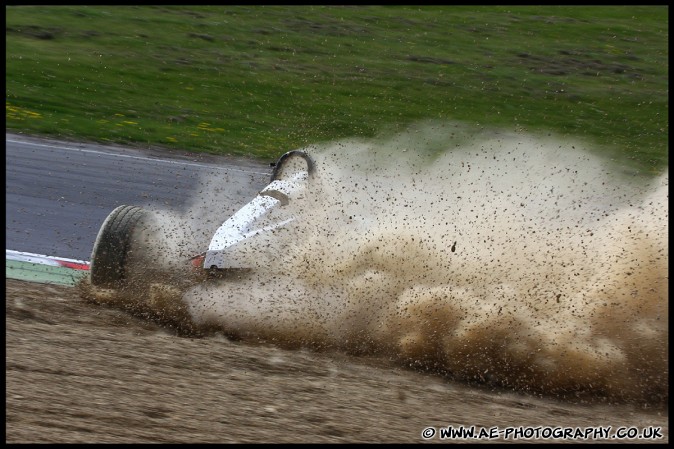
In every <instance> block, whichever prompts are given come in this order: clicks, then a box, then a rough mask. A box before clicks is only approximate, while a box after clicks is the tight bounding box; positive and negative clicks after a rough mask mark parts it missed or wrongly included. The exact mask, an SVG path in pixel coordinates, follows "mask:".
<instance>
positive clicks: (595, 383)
mask: <svg viewBox="0 0 674 449" xmlns="http://www.w3.org/2000/svg"><path fill="white" fill-rule="evenodd" d="M583 147H584V144H583V143H582V142H578V141H574V142H571V141H568V140H560V139H557V138H554V137H550V136H548V137H540V136H534V135H529V134H524V133H506V132H499V131H482V132H480V133H476V132H474V131H473V130H471V129H469V128H467V127H465V126H463V125H460V124H443V125H438V124H433V125H419V126H417V127H414V128H412V129H410V130H409V131H407V132H405V133H401V134H399V135H396V136H393V137H390V138H388V139H372V140H343V141H339V142H333V143H330V144H325V145H321V146H312V147H310V148H307V149H306V150H307V151H308V152H309V153H310V154H312V156H313V157H314V158H315V160H316V163H317V169H318V170H317V174H318V176H317V179H316V182H315V183H314V184H313V185H312V186H311V187H310V190H309V191H308V192H307V194H306V195H305V196H304V197H302V198H299V199H297V200H296V201H295V202H293V203H291V205H289V206H287V207H293V208H295V210H296V212H297V214H298V215H300V216H301V218H300V219H299V220H297V221H296V222H294V223H293V225H291V226H289V227H286V228H282V229H279V230H277V231H275V232H274V233H272V234H268V235H266V236H264V237H262V238H259V239H257V240H256V241H250V242H248V243H247V244H246V245H245V246H244V247H242V249H241V250H240V251H239V253H238V255H237V257H239V258H241V260H245V261H247V263H248V264H249V266H251V267H252V268H254V270H253V271H252V272H251V273H250V274H247V275H245V276H240V277H238V278H235V279H231V280H228V281H223V282H220V283H217V284H203V285H201V284H199V285H197V286H193V287H192V288H190V289H189V290H188V291H187V292H185V293H184V295H183V301H184V302H185V304H186V306H187V309H188V310H189V313H190V315H191V317H192V319H193V320H194V321H195V323H197V324H198V325H199V326H203V327H204V328H216V329H221V330H222V331H223V332H225V333H226V334H228V335H232V336H236V337H238V338H243V339H251V340H256V341H257V340H261V341H268V342H275V343H277V344H280V345H284V346H288V347H304V346H309V347H313V348H338V349H340V350H344V351H347V352H351V353H356V354H370V353H372V354H384V355H387V356H389V357H391V358H394V359H397V360H399V361H400V362H401V363H402V364H404V365H409V366H414V367H418V368H420V369H426V368H428V369H432V370H435V371H438V372H441V373H443V374H446V375H448V376H450V377H451V378H453V379H458V380H466V381H478V382H487V383H490V384H494V385H500V386H505V387H508V388H515V389H518V390H524V391H530V392H537V393H538V392H540V393H547V394H553V395H561V396H567V395H573V394H576V393H579V392H585V393H590V394H596V395H598V396H608V397H610V398H614V399H619V400H632V399H634V400H648V401H658V402H659V401H662V400H664V401H666V400H667V396H668V377H669V372H668V257H669V253H668V225H667V221H668V183H669V174H668V172H667V173H665V174H663V175H661V176H660V177H658V178H648V179H646V178H645V177H641V176H635V175H628V174H625V173H621V170H619V169H618V168H617V167H616V166H614V165H612V164H611V163H608V162H605V161H602V160H601V159H599V158H597V157H595V156H593V155H592V154H591V153H590V152H588V151H585V150H584V148H583ZM438 150H440V151H438ZM203 194H204V195H209V192H208V188H205V189H204V193H203ZM215 196H216V197H217V195H215ZM211 201H214V200H213V198H212V197H211V198H210V199H204V198H203V197H200V198H196V199H195V204H198V205H199V207H198V208H195V209H194V210H192V211H191V212H190V214H188V215H190V217H191V218H192V220H190V222H191V223H192V224H194V223H197V222H200V223H204V222H208V223H210V225H211V227H212V229H205V230H202V231H203V232H201V233H199V232H194V229H192V228H191V227H190V226H184V228H185V229H190V232H189V233H188V234H189V235H187V234H186V235H184V236H183V237H181V239H183V240H181V241H188V240H190V241H191V243H190V244H189V245H187V246H190V250H192V247H198V245H202V246H201V247H202V248H203V245H207V243H208V236H209V234H210V233H212V232H213V231H214V230H215V228H217V226H219V224H220V223H221V222H222V221H224V219H226V218H227V216H218V217H212V216H211V217H210V218H209V219H206V220H205V219H204V217H206V216H208V215H210V214H212V211H213V210H216V209H217V208H214V207H213V206H214V204H215V203H211ZM221 208H222V207H221V206H220V209H221ZM220 212H221V213H222V211H220ZM228 213H229V212H228ZM195 217H196V218H198V220H194V218H195ZM198 235H201V236H202V237H200V239H201V240H200V241H199V243H198V245H195V240H199V239H197V238H195V236H198Z"/></svg>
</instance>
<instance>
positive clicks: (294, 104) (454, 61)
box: [6, 6, 669, 173]
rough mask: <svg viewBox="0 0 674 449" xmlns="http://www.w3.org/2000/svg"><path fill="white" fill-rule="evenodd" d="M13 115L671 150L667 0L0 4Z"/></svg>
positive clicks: (45, 125) (66, 129)
mask: <svg viewBox="0 0 674 449" xmlns="http://www.w3.org/2000/svg"><path fill="white" fill-rule="evenodd" d="M6 13H7V18H6V30H7V31H6V37H7V43H6V50H7V51H6V66H7V75H6V77H7V78H6V121H7V124H6V126H7V129H8V130H14V131H21V132H27V133H34V134H46V135H52V136H57V137H60V138H76V139H89V140H94V141H99V142H114V143H122V144H130V145H152V146H164V147H166V148H175V149H181V150H187V151H201V152H209V153H219V154H235V155H251V156H253V157H258V158H276V157H277V156H279V155H280V154H282V153H283V152H285V151H287V150H289V149H293V148H297V147H300V146H305V145H309V144H312V143H319V142H322V141H329V140H334V139H340V138H348V137H373V136H377V135H379V134H380V133H381V132H382V131H384V130H386V131H387V132H395V131H402V130H404V129H406V128H407V127H408V126H410V125H412V124H414V123H416V122H418V121H423V120H439V121H462V122H465V123H467V124H470V125H475V126H478V125H477V124H479V126H495V127H502V128H505V129H509V130H514V129H522V130H527V131H531V132H554V133H556V134H561V135H569V136H573V137H579V138H584V139H588V140H589V141H591V142H593V144H595V145H596V146H597V147H598V148H600V149H601V151H603V152H605V154H606V155H607V156H608V157H612V158H616V159H618V160H620V161H621V162H624V163H627V164H630V165H632V166H633V167H635V168H637V169H640V170H644V171H645V172H649V173H655V172H658V171H661V170H663V169H664V168H665V167H667V164H668V150H667V148H668V131H669V126H668V123H669V120H668V109H669V108H668V105H669V103H668V89H669V88H668V76H669V73H668V9H667V7H665V6H663V7H656V6H646V7H636V6H627V7H622V6H611V7H581V6H570V7H558V6H523V7H521V6H507V7H498V6H482V7H463V6H462V7H457V6H435V7H428V6H424V7H399V6H365V7H337V6H327V7H326V6H321V7H311V6H302V7H299V6H298V7H276V6H273V7H272V6H222V7H220V6H195V7H163V6H162V7H160V6H138V7H134V6H72V7H70V6H68V7H66V6H53V7H51V6H35V7H27V6H12V7H6Z"/></svg>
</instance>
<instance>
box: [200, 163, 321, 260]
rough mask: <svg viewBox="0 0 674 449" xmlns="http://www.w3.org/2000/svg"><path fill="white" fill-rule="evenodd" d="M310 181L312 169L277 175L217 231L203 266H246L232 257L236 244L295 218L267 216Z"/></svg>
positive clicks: (291, 216) (283, 204)
mask: <svg viewBox="0 0 674 449" xmlns="http://www.w3.org/2000/svg"><path fill="white" fill-rule="evenodd" d="M308 181H309V172H308V170H302V171H299V172H296V173H293V174H292V175H291V176H289V177H288V178H287V179H276V180H274V181H272V182H271V183H270V184H269V185H267V187H265V188H264V189H262V190H261V191H260V193H258V194H257V196H256V197H255V198H253V199H252V200H251V201H250V202H249V203H248V204H246V205H245V206H243V207H242V208H241V209H239V210H238V211H237V212H236V213H235V214H234V215H232V216H231V217H230V218H229V219H228V220H227V221H225V222H224V223H223V224H222V225H221V226H220V227H219V228H218V229H217V231H215V234H214V235H213V237H212V239H211V242H210V244H209V245H208V250H207V251H206V253H205V255H204V260H203V265H202V266H203V268H205V269H227V268H244V267H243V266H240V265H239V263H237V260H236V258H234V257H231V253H232V252H233V251H234V249H235V247H236V246H237V245H238V244H239V243H241V242H243V241H244V240H247V239H249V238H251V237H254V236H256V235H258V234H261V233H263V232H268V231H272V230H274V229H277V228H280V227H282V226H285V225H287V224H288V223H290V222H292V221H293V220H295V216H293V215H287V216H283V214H280V215H281V217H274V220H269V219H267V218H268V216H269V215H270V213H271V211H272V210H278V208H281V207H283V206H285V205H287V204H288V202H289V201H290V198H292V197H295V196H297V195H298V194H299V193H300V192H301V191H303V190H305V189H306V187H307V184H308Z"/></svg>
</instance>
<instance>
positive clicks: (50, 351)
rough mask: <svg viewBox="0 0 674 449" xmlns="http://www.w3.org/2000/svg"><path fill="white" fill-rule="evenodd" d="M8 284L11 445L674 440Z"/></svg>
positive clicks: (521, 399) (618, 413)
mask: <svg viewBox="0 0 674 449" xmlns="http://www.w3.org/2000/svg"><path fill="white" fill-rule="evenodd" d="M6 282H7V283H6V296H7V298H6V303H5V312H6V327H7V329H6V354H7V355H6V398H7V399H6V424H5V429H6V442H7V443H37V442H40V443H78V442H79V443H85V442H86V443H147V442H157V443H201V442H203V443H209V442H210V443H227V442H240V443H247V442H277V443H284V442H290V443H304V442H324V443H345V442H420V441H423V440H422V438H421V432H422V430H423V429H424V428H426V427H428V426H433V427H436V428H439V427H446V426H448V425H452V426H454V427H458V426H461V425H464V426H476V428H480V427H484V428H492V427H495V426H498V427H499V429H501V430H503V429H505V428H506V427H507V426H517V427H519V426H532V427H533V428H538V427H541V428H545V427H546V426H550V427H580V428H588V427H595V428H596V427H599V426H611V427H612V430H611V432H614V431H616V430H617V429H618V428H619V427H621V426H625V427H634V428H637V429H639V430H642V429H644V428H650V427H651V426H654V427H660V432H661V433H662V435H663V438H662V439H657V440H640V441H641V442H658V443H665V442H668V441H669V426H668V417H669V412H668V409H667V408H666V406H664V407H663V408H658V407H655V408H653V407H644V406H640V405H639V404H607V403H602V402H601V401H596V400H595V401H591V400H578V401H576V402H573V401H561V400H556V399H554V398H541V397H533V396H529V395H526V394H523V393H513V392H508V391H498V390H490V389H487V388H486V387H483V386H480V385H466V384H462V383H456V382H453V381H451V380H449V379H445V378H443V377H441V376H438V375H436V374H432V373H423V372H418V371H413V370H411V369H406V368H404V367H400V366H399V365H398V364H395V363H389V362H388V361H387V360H383V359H380V358H373V357H355V356H349V355H344V354H340V353H336V352H313V351H309V350H284V349H280V348H278V347H275V346H273V345H270V344H260V345H256V344H252V343H250V342H247V343H242V342H235V341H231V340H229V339H227V338H225V337H224V336H219V335H211V336H207V337H205V338H185V337H180V336H177V335H175V334H174V333H172V332H171V331H170V330H167V329H165V328H162V327H160V326H158V325H155V324H154V323H152V322H149V321H144V320H141V319H139V318H136V317H133V316H131V315H129V314H127V313H126V312H123V311H120V310H117V309H111V308H107V307H105V306H101V305H95V304H90V303H87V302H86V301H84V300H83V299H81V297H80V296H79V295H78V294H77V290H76V289H75V288H73V287H65V286H54V285H45V284H33V283H28V282H24V281H18V280H11V279H7V281H6ZM430 441H432V442H441V440H440V439H439V438H438V437H437V436H436V437H435V438H433V439H431V440H430ZM464 441H468V442H474V441H475V440H464ZM483 441H486V440H483ZM499 441H502V440H499ZM509 441H512V442H533V441H535V440H522V439H520V440H513V439H510V440H509ZM546 441H548V442H552V441H553V440H546ZM566 441H567V442H597V441H598V440H597V439H587V440H577V439H576V440H566ZM613 441H619V442H628V441H631V442H634V441H635V440H613ZM445 442H447V441H445Z"/></svg>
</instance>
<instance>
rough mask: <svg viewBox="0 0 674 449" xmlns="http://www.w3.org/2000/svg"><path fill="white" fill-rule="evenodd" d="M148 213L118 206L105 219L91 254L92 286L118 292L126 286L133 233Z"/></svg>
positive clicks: (140, 209) (132, 207)
mask: <svg viewBox="0 0 674 449" xmlns="http://www.w3.org/2000/svg"><path fill="white" fill-rule="evenodd" d="M147 214H148V212H147V211H145V210H144V209H142V208H140V207H137V206H119V207H117V208H116V209H115V210H113V211H112V212H110V215H108V217H107V218H106V219H105V221H104V222H103V225H102V226H101V229H100V230H99V231H98V236H97V237H96V242H95V243H94V249H93V251H92V253H91V260H90V266H89V275H90V278H91V284H92V285H94V286H96V287H102V288H117V287H119V286H121V284H122V283H123V282H124V280H125V278H126V276H127V273H126V262H127V255H128V253H129V251H130V250H131V246H132V239H133V234H134V230H135V229H136V227H137V226H138V224H139V223H140V222H141V221H142V220H143V218H144V217H145V216H147Z"/></svg>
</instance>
